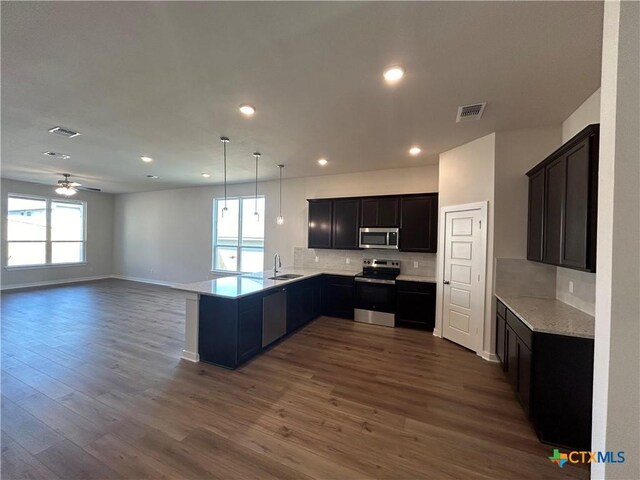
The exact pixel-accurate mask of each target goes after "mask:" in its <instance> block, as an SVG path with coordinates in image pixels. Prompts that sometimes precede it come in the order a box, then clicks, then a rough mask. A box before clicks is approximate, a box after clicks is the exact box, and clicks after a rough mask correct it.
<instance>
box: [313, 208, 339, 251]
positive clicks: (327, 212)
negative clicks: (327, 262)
mask: <svg viewBox="0 0 640 480" xmlns="http://www.w3.org/2000/svg"><path fill="white" fill-rule="evenodd" d="M308 202H309V237H308V246H309V248H331V246H332V237H333V200H308Z"/></svg>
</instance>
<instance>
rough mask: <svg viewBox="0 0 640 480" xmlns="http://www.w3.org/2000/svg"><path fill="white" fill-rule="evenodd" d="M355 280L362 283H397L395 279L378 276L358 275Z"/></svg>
mask: <svg viewBox="0 0 640 480" xmlns="http://www.w3.org/2000/svg"><path fill="white" fill-rule="evenodd" d="M355 281H356V282H362V283H379V284H381V285H395V284H396V281H395V280H384V279H378V278H363V277H356V278H355Z"/></svg>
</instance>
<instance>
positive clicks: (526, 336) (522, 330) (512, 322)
mask: <svg viewBox="0 0 640 480" xmlns="http://www.w3.org/2000/svg"><path fill="white" fill-rule="evenodd" d="M506 320H507V324H508V325H509V326H510V327H511V329H512V330H513V331H514V332H515V334H516V335H517V336H518V337H519V338H520V340H522V341H523V343H524V344H525V345H526V346H527V347H529V348H531V344H532V343H533V342H532V337H533V332H532V331H531V330H529V327H527V326H526V325H525V324H524V323H522V321H521V320H520V319H519V318H518V317H516V316H515V315H514V314H513V313H511V310H509V309H507V319H506Z"/></svg>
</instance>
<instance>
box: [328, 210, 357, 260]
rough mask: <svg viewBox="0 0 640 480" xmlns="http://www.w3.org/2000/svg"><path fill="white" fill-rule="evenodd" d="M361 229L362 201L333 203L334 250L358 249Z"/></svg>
mask: <svg viewBox="0 0 640 480" xmlns="http://www.w3.org/2000/svg"><path fill="white" fill-rule="evenodd" d="M359 227H360V200H359V199H347V200H334V201H333V248H342V249H357V248H358V247H359V242H358V231H359Z"/></svg>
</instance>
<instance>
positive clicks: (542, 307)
mask: <svg viewBox="0 0 640 480" xmlns="http://www.w3.org/2000/svg"><path fill="white" fill-rule="evenodd" d="M495 295H496V297H497V298H498V300H500V301H501V302H502V303H504V304H505V305H506V307H507V308H508V309H509V310H511V312H512V313H513V314H515V315H516V316H517V317H518V318H519V319H520V320H522V322H523V323H524V324H525V325H526V326H527V327H529V328H530V329H531V330H532V331H533V332H540V333H552V334H556V335H567V336H569V337H583V338H594V331H595V318H594V317H593V316H592V315H589V314H588V313H584V312H582V311H581V310H578V309H577V308H574V307H572V306H571V305H568V304H566V303H564V302H561V301H560V300H556V299H555V298H538V297H527V296H516V295H501V294H499V293H496V294H495Z"/></svg>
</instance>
